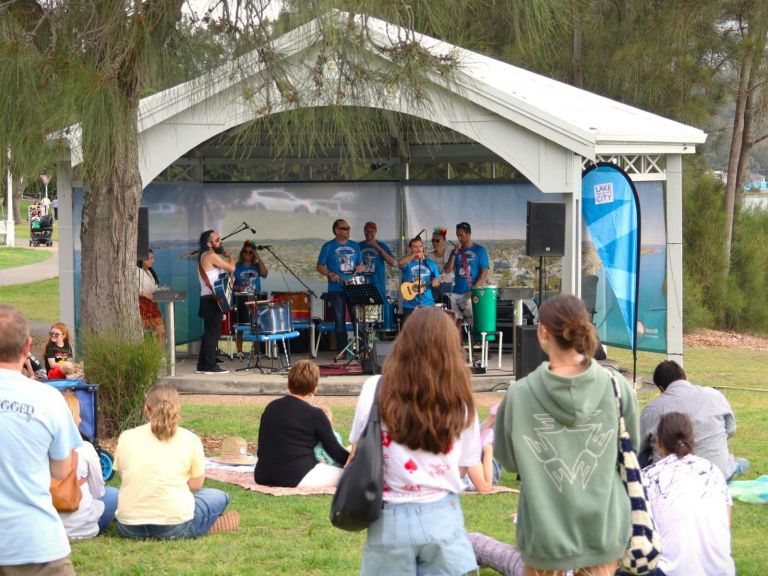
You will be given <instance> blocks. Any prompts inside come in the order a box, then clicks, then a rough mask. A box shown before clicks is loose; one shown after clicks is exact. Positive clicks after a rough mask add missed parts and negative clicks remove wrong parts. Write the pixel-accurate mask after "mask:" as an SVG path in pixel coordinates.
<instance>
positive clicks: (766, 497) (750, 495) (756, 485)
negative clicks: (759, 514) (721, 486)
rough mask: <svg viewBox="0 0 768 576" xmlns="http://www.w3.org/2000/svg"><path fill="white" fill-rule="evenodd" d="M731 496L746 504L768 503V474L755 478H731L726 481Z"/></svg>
mask: <svg viewBox="0 0 768 576" xmlns="http://www.w3.org/2000/svg"><path fill="white" fill-rule="evenodd" d="M728 490H729V491H730V493H731V498H733V499H735V500H741V501H742V502H746V503H747V504H768V476H765V475H764V476H760V477H759V478H757V479H756V480H731V481H730V482H729V483H728Z"/></svg>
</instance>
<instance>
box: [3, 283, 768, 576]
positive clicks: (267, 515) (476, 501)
mask: <svg viewBox="0 0 768 576" xmlns="http://www.w3.org/2000/svg"><path fill="white" fill-rule="evenodd" d="M0 302H3V303H9V304H13V305H14V306H17V307H18V308H20V309H21V310H22V312H23V313H24V314H25V316H26V317H27V318H28V319H30V320H40V321H51V319H52V318H58V317H59V310H58V280H57V279H53V280H46V281H43V282H38V283H35V284H27V285H20V286H9V287H0ZM610 357H611V358H613V359H616V360H618V361H619V363H620V364H621V366H623V367H629V368H631V365H632V360H631V354H630V353H629V352H627V351H625V350H620V349H617V348H612V349H611V350H610ZM663 358H664V357H663V355H661V354H649V353H641V354H640V355H639V364H638V367H639V371H640V373H641V374H646V375H647V374H651V373H652V371H653V368H654V366H655V365H656V364H657V363H658V362H659V361H661V360H662V359H663ZM766 366H768V352H755V351H749V350H734V349H721V348H708V349H702V348H686V350H685V367H686V370H687V372H688V375H689V377H690V379H691V380H693V381H694V382H697V383H700V384H705V385H711V386H717V387H721V388H722V389H723V393H724V394H725V395H726V397H727V398H728V400H729V401H730V402H731V405H732V406H733V409H734V411H735V413H736V419H737V423H738V432H737V434H736V436H735V437H734V438H733V439H732V440H731V448H732V450H733V452H734V453H735V454H737V455H739V456H743V457H745V458H747V459H749V460H750V462H751V464H752V467H751V469H750V471H749V472H748V473H747V474H746V475H745V476H744V479H752V478H756V477H757V476H760V475H762V474H768V448H766V446H765V441H764V438H765V414H766V413H768V376H767V375H766V374H768V371H767V370H766V368H765V367H766ZM755 390H757V391H755ZM655 396H656V392H641V393H640V395H639V399H640V403H641V404H642V405H645V404H646V403H647V402H648V401H650V400H651V399H652V398H654V397H655ZM262 410H263V408H262V407H258V406H250V405H249V406H231V405H227V406H222V405H214V404H192V403H186V404H185V405H184V409H183V419H184V421H183V425H184V426H185V427H187V428H190V429H192V430H194V431H195V432H196V433H198V434H200V435H203V436H218V437H222V436H229V435H237V436H242V437H244V438H246V439H247V440H248V442H249V443H251V444H253V443H254V442H255V441H256V439H257V437H258V427H259V419H260V417H261V413H262ZM353 414H354V409H353V408H351V407H342V406H338V407H334V408H333V416H334V421H335V425H336V428H337V430H338V431H339V432H341V434H342V436H343V437H346V436H347V434H348V432H349V429H350V426H351V421H352V416H353ZM486 414H487V408H481V410H480V415H481V418H482V417H484V416H485V415H486ZM112 483H113V484H114V485H115V486H119V482H117V481H113V482H112ZM206 484H207V485H210V486H213V487H217V488H221V489H223V490H226V491H227V492H228V493H229V494H230V495H231V497H232V502H231V504H230V506H231V507H232V508H233V509H236V510H238V511H239V512H240V514H241V519H242V525H241V528H240V530H239V531H238V532H237V533H235V534H217V535H212V536H208V537H205V538H202V539H200V540H197V541H190V542H134V541H127V540H122V539H120V538H118V537H117V536H116V534H115V533H114V529H110V531H109V532H108V533H107V534H106V535H105V536H102V537H99V538H95V539H92V540H86V541H77V542H74V543H73V546H72V549H73V560H74V563H75V567H76V569H77V573H78V574H79V575H113V574H114V575H118V574H120V575H122V574H131V575H144V574H159V575H201V576H202V575H209V574H214V575H218V574H221V575H239V574H244V575H245V574H248V575H249V576H250V575H262V574H264V575H267V574H269V575H272V574H285V575H304V574H309V575H333V576H336V575H352V574H358V572H359V566H360V559H361V556H362V546H363V542H364V539H365V534H364V533H348V532H342V531H340V530H336V529H335V528H333V527H331V525H330V522H329V521H328V509H329V507H330V501H331V498H330V496H306V497H281V498H277V497H273V496H266V495H262V494H257V493H252V492H248V491H246V490H243V489H242V488H240V487H237V486H231V485H226V484H220V483H217V482H212V481H207V482H206ZM503 484H505V485H507V486H515V487H517V485H516V483H515V481H514V478H513V477H512V476H511V475H509V474H506V475H505V476H504V477H503ZM462 506H463V508H464V515H465V519H466V527H467V529H468V530H470V531H481V532H484V533H486V534H489V535H491V536H493V537H495V538H498V539H499V540H502V541H505V542H510V543H512V542H514V538H515V534H514V527H513V525H512V523H511V515H512V514H513V513H514V511H515V510H516V507H517V496H516V495H514V494H496V495H490V496H462ZM767 517H768V506H759V505H752V504H743V503H741V502H736V503H735V504H734V509H733V526H732V538H733V556H734V559H735V561H736V566H737V571H738V574H739V575H740V576H753V575H754V576H758V575H760V576H761V575H763V574H764V573H765V572H766V568H765V567H766V566H768V547H766V546H765V545H764V541H763V535H764V534H765V529H766V525H767V522H766V518H767ZM481 574H483V576H491V575H493V574H497V573H496V572H494V571H492V570H483V571H481ZM394 576H396V575H394Z"/></svg>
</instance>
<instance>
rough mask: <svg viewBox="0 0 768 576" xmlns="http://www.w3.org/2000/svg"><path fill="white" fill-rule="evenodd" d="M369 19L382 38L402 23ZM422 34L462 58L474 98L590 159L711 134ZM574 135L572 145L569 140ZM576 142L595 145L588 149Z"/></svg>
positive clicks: (460, 79) (664, 147) (681, 144)
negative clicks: (391, 23) (612, 148)
mask: <svg viewBox="0 0 768 576" xmlns="http://www.w3.org/2000/svg"><path fill="white" fill-rule="evenodd" d="M367 22H368V26H369V27H370V28H371V29H373V30H374V31H375V32H376V34H377V36H378V38H379V40H380V41H386V39H389V41H390V42H391V41H393V40H395V41H396V39H397V37H398V32H399V29H398V28H397V27H395V26H392V25H390V24H387V23H386V22H383V21H381V20H376V19H369V20H368V21H367ZM416 38H418V39H419V41H420V42H421V43H422V45H423V46H424V47H425V48H427V49H428V50H430V52H432V53H433V54H438V53H439V54H444V55H448V54H451V55H453V57H454V58H456V59H457V60H458V62H459V69H458V73H457V74H456V80H455V83H456V85H457V86H459V87H460V88H461V90H462V92H463V94H464V95H465V96H467V97H468V98H469V99H471V100H472V101H473V102H475V103H477V104H480V105H483V106H486V107H487V108H488V109H491V110H493V111H494V112H495V113H497V114H499V115H501V116H503V117H505V118H507V119H510V120H513V121H515V122H517V123H519V124H521V125H523V126H525V127H526V128H529V129H531V130H533V131H534V132H537V133H540V134H541V133H542V131H545V132H549V131H551V132H552V133H555V134H560V135H561V136H562V138H551V139H553V140H555V141H558V143H560V144H562V145H564V146H565V147H566V148H569V149H571V150H573V151H574V152H577V153H581V154H582V155H583V156H586V157H588V158H592V159H594V157H595V155H596V154H597V153H606V152H608V151H609V149H610V148H611V147H613V146H616V147H617V150H615V151H616V152H622V153H623V152H625V151H627V150H628V149H629V148H630V147H631V145H636V146H637V145H641V146H642V147H643V152H646V151H647V148H649V147H653V146H657V147H659V151H660V152H664V153H672V152H677V153H692V152H694V151H695V145H696V144H702V143H704V142H705V141H706V139H707V135H706V133H705V132H703V131H702V130H699V129H698V128H694V127H691V126H687V125H686V124H682V123H680V122H676V121H674V120H670V119H668V118H664V117H662V116H658V115H656V114H652V113H650V112H646V111H644V110H641V109H639V108H635V107H632V106H628V105H626V104H623V103H621V102H617V101H616V100H611V99H610V98H605V97H604V96H599V95H597V94H593V93H592V92H588V91H586V90H582V89H580V88H576V87H574V86H570V85H569V84H565V83H563V82H559V81H557V80H553V79H551V78H548V77H546V76H542V75H540V74H536V73H534V72H530V71H529V70H525V69H523V68H519V67H517V66H513V65H512V64H507V63H506V62H501V61H500V60H495V59H493V58H490V57H488V56H485V55H483V54H479V53H477V52H472V51H471V50H466V49H464V48H460V47H458V46H454V45H452V44H448V43H446V42H441V41H439V40H435V39H434V38H430V37H428V36H423V35H416ZM446 86H448V87H450V84H446ZM543 135H546V134H543ZM559 140H563V141H559ZM568 140H571V142H572V143H571V145H566V144H565V142H567V141H568ZM576 143H580V144H581V145H585V146H586V147H587V148H593V150H592V151H591V153H589V152H587V153H586V154H585V153H584V152H585V151H584V150H579V149H577V148H579V147H580V146H578V145H576Z"/></svg>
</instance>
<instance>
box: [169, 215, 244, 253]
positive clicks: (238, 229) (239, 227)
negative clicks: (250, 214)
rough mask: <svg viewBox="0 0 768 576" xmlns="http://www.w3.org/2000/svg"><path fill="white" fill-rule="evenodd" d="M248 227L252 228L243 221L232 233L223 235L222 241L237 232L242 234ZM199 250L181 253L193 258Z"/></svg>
mask: <svg viewBox="0 0 768 576" xmlns="http://www.w3.org/2000/svg"><path fill="white" fill-rule="evenodd" d="M248 229H250V226H247V225H246V224H245V222H243V223H242V224H240V226H238V227H237V229H236V230H235V231H233V232H230V233H229V234H227V235H226V236H223V237H222V238H221V241H222V243H223V242H224V240H226V239H227V238H231V237H232V236H234V235H235V234H240V232H244V231H246V230H248ZM199 252H200V250H199V249H197V250H192V252H187V253H186V254H182V255H181V258H192V257H193V256H197V254H198V253H199Z"/></svg>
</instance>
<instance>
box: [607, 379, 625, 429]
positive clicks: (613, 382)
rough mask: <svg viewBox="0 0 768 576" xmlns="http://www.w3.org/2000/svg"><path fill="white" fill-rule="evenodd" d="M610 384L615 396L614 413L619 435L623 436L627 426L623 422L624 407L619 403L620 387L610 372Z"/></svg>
mask: <svg viewBox="0 0 768 576" xmlns="http://www.w3.org/2000/svg"><path fill="white" fill-rule="evenodd" d="M611 385H612V386H613V395H614V397H615V398H616V413H617V414H618V416H619V437H621V436H623V435H624V434H626V432H627V427H626V425H625V424H624V409H623V407H622V404H621V389H620V388H619V383H618V382H616V376H614V375H613V374H611Z"/></svg>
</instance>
